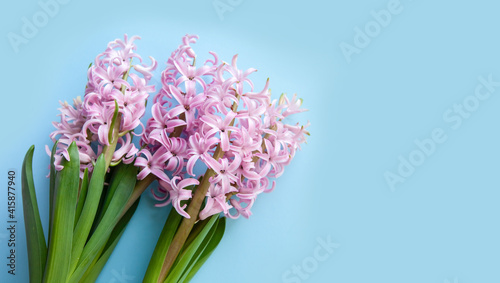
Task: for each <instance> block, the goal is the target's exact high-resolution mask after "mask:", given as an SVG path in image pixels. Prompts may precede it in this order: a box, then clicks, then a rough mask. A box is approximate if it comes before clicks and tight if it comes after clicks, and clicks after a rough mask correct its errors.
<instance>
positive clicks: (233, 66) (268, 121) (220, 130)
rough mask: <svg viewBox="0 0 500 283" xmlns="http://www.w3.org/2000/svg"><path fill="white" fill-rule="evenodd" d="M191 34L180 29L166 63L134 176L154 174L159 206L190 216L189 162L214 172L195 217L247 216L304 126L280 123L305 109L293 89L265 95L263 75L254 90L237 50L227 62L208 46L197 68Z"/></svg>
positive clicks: (302, 136) (194, 180)
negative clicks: (260, 85) (179, 39)
mask: <svg viewBox="0 0 500 283" xmlns="http://www.w3.org/2000/svg"><path fill="white" fill-rule="evenodd" d="M196 40H197V36H193V35H186V36H185V37H184V38H183V40H182V44H181V45H180V46H179V47H178V48H177V49H176V50H175V51H174V52H173V53H172V55H171V56H170V57H169V59H168V61H167V67H166V69H165V70H164V71H163V73H162V78H161V82H162V88H161V90H160V91H159V93H158V94H157V95H156V96H155V97H154V104H153V106H152V118H151V119H149V121H148V122H147V126H146V129H145V132H144V135H143V136H142V138H141V148H142V150H141V151H140V152H139V154H138V155H139V156H138V157H137V159H136V161H135V165H136V166H138V167H140V172H139V175H138V179H139V180H142V179H145V178H146V177H147V176H150V175H154V176H155V177H156V178H157V179H158V180H159V188H158V191H157V192H154V195H155V198H156V199H157V200H159V201H160V203H159V204H158V206H163V205H167V204H169V203H171V204H172V205H173V207H174V208H175V209H176V210H177V212H178V213H179V214H181V215H182V216H184V217H186V218H190V215H189V214H188V213H187V212H186V204H184V202H183V201H187V200H190V199H191V198H192V197H193V194H194V192H193V190H192V186H193V185H194V186H196V185H200V180H201V179H202V176H199V175H197V174H196V173H195V171H196V170H195V167H196V168H205V169H206V170H207V171H206V172H207V173H206V174H208V172H209V171H210V170H213V171H212V172H211V175H210V178H209V187H208V190H207V194H206V200H205V205H204V208H203V209H202V210H201V211H200V213H199V218H200V219H202V220H203V219H206V218H207V217H209V216H211V215H214V214H218V213H221V212H223V213H224V214H225V215H226V216H227V217H230V218H237V217H239V216H240V215H241V216H243V217H249V216H250V215H251V208H252V205H253V204H254V202H255V200H256V198H257V196H258V195H259V194H261V193H263V192H270V191H272V190H273V188H274V181H273V179H274V178H277V177H279V176H280V175H282V174H283V172H284V168H285V166H286V165H288V164H289V163H290V162H291V160H292V159H293V157H294V155H295V153H296V151H297V149H300V144H301V143H303V142H305V140H306V135H308V132H307V130H306V128H307V125H306V126H303V125H299V124H286V123H285V122H284V119H285V118H286V117H288V116H290V115H292V114H295V113H299V112H302V111H305V110H304V109H301V108H300V106H301V104H302V101H301V100H300V99H298V98H297V96H296V95H294V96H293V98H291V99H289V98H288V97H287V96H286V95H282V96H281V97H280V98H279V99H278V100H273V101H271V93H270V91H269V89H268V87H269V80H267V82H266V83H265V86H264V88H263V89H262V90H254V84H253V82H252V81H251V80H250V78H249V75H250V74H252V73H253V72H255V71H256V70H255V69H248V70H240V69H238V66H237V55H235V56H234V57H233V58H232V62H231V63H226V62H221V61H219V58H218V56H217V55H216V54H215V53H213V52H210V54H211V56H212V58H211V59H209V60H207V61H206V62H204V64H203V65H201V66H197V65H196V63H197V61H196V54H195V52H194V51H193V49H192V46H191V45H192V44H194V43H196ZM125 144H127V143H126V142H125Z"/></svg>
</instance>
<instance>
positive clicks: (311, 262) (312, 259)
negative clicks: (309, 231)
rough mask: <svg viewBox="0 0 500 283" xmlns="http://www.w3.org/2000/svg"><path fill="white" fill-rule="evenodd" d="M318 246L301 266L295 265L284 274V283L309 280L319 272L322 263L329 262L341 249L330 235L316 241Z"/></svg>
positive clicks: (282, 277) (282, 278) (299, 282)
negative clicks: (337, 250) (313, 274)
mask: <svg viewBox="0 0 500 283" xmlns="http://www.w3.org/2000/svg"><path fill="white" fill-rule="evenodd" d="M316 242H317V243H318V245H317V246H316V247H315V248H314V251H313V253H312V255H311V256H308V257H305V258H304V259H303V260H302V262H301V264H299V265H297V264H294V265H293V266H292V267H291V268H290V269H288V270H286V271H285V272H283V274H282V275H281V280H282V282H283V283H301V282H302V280H307V279H308V278H309V277H310V276H311V274H312V273H314V272H316V270H318V267H319V264H320V263H321V262H325V261H327V260H328V259H329V258H330V256H331V255H332V254H333V252H334V251H335V250H336V249H338V248H339V247H340V244H338V243H336V242H334V241H332V237H331V236H330V235H329V236H327V237H326V239H324V238H320V237H318V238H317V239H316Z"/></svg>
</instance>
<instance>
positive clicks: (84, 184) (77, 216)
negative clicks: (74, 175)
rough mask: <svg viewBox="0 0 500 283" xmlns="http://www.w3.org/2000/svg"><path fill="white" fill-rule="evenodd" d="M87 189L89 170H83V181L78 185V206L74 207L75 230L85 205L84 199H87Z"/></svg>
mask: <svg viewBox="0 0 500 283" xmlns="http://www.w3.org/2000/svg"><path fill="white" fill-rule="evenodd" d="M88 188H89V169H88V168H85V171H84V172H83V180H82V183H81V184H80V194H79V196H78V204H77V205H76V214H75V228H76V224H77V223H78V219H80V215H82V210H83V205H84V204H85V199H86V198H87V191H88Z"/></svg>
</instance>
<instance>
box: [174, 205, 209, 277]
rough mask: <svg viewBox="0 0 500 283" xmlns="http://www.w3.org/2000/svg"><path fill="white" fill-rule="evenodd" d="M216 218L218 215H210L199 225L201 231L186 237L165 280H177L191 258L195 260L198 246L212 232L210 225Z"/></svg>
mask: <svg viewBox="0 0 500 283" xmlns="http://www.w3.org/2000/svg"><path fill="white" fill-rule="evenodd" d="M218 220H219V215H214V216H212V217H210V219H209V220H208V222H206V221H204V223H203V224H201V225H200V227H202V228H200V229H201V231H200V232H199V233H198V232H195V233H197V235H196V236H194V237H193V238H192V239H191V240H190V239H189V238H188V240H187V241H186V244H185V245H184V247H183V251H181V254H180V255H179V256H178V257H177V259H176V261H175V263H174V265H173V266H172V269H171V270H170V272H169V274H168V275H167V278H166V279H165V282H179V280H180V279H181V277H182V274H183V273H184V271H186V270H187V268H188V267H189V263H190V262H191V261H192V260H196V257H195V255H196V251H197V250H198V249H199V248H200V246H202V244H203V241H204V240H205V238H206V237H208V238H210V237H211V235H210V232H212V234H213V231H214V230H212V227H213V226H214V225H216V223H217V222H218ZM193 230H194V229H193Z"/></svg>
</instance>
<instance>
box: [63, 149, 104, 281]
mask: <svg viewBox="0 0 500 283" xmlns="http://www.w3.org/2000/svg"><path fill="white" fill-rule="evenodd" d="M105 175H106V160H105V159H104V156H103V155H101V156H99V158H98V159H97V162H96V164H95V166H94V170H93V171H92V178H91V179H90V183H89V185H88V193H87V198H86V199H85V204H84V205H83V210H82V215H81V217H80V219H79V220H78V224H76V228H75V232H74V235H73V250H72V252H71V269H70V274H71V273H73V271H74V270H75V269H76V266H77V264H78V261H79V260H80V255H81V254H82V251H83V247H84V246H85V243H86V242H87V239H88V237H89V233H90V229H91V228H92V223H94V219H95V215H96V212H97V207H98V205H99V200H100V199H101V194H102V190H103V187H104V177H105Z"/></svg>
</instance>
